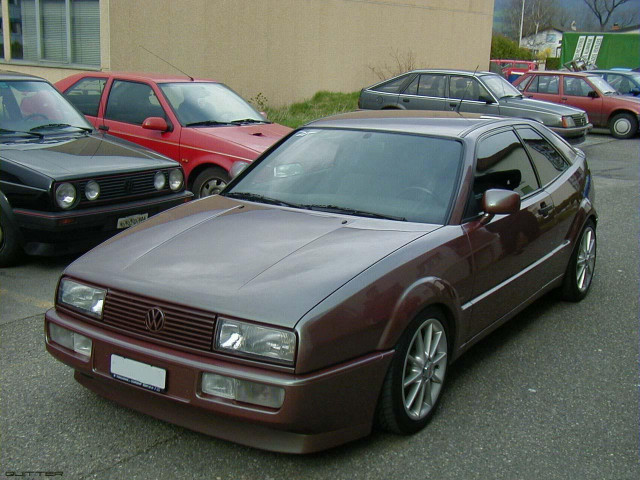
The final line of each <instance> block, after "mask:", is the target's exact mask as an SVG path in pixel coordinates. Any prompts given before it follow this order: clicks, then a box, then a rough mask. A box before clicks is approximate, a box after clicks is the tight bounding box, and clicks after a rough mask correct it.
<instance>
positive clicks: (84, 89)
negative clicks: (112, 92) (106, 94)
mask: <svg viewBox="0 0 640 480" xmlns="http://www.w3.org/2000/svg"><path fill="white" fill-rule="evenodd" d="M106 83H107V79H106V78H90V77H87V78H83V79H82V80H79V81H78V82H76V83H75V84H74V85H73V86H72V87H71V88H70V89H68V90H67V91H66V92H65V93H64V96H65V97H66V98H67V100H69V101H70V102H71V103H72V104H73V105H74V106H75V107H76V108H77V109H78V110H80V111H81V112H82V113H83V114H84V115H91V116H92V117H97V116H98V108H99V107H100V97H101V96H102V91H103V90H104V85H105V84H106Z"/></svg>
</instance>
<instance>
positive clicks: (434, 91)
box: [403, 73, 446, 97]
mask: <svg viewBox="0 0 640 480" xmlns="http://www.w3.org/2000/svg"><path fill="white" fill-rule="evenodd" d="M445 84H446V77H445V76H444V75H433V74H426V73H423V74H421V75H418V76H417V77H416V78H415V79H414V80H413V81H412V82H411V84H410V85H409V86H408V87H407V88H406V89H405V90H404V92H403V93H406V94H409V95H421V96H423V97H444V90H445Z"/></svg>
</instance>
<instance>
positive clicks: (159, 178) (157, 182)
mask: <svg viewBox="0 0 640 480" xmlns="http://www.w3.org/2000/svg"><path fill="white" fill-rule="evenodd" d="M166 184H167V178H166V177H165V175H164V172H156V174H155V175H154V176H153V186H154V187H156V190H162V189H163V188H164V187H165V185H166Z"/></svg>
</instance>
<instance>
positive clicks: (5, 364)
mask: <svg viewBox="0 0 640 480" xmlns="http://www.w3.org/2000/svg"><path fill="white" fill-rule="evenodd" d="M581 148H582V149H583V150H585V152H586V153H587V155H588V158H589V162H590V167H591V170H592V172H593V173H594V176H595V186H596V203H597V208H598V212H599V216H600V217H599V224H598V241H599V248H598V261H597V267H596V278H595V280H594V284H593V286H592V290H591V292H590V294H589V295H588V296H587V298H586V299H585V300H584V301H583V302H581V303H579V304H569V303H564V302H560V301H558V300H556V299H555V298H554V297H553V296H552V295H549V296H546V297H544V298H542V299H540V300H539V301H537V302H536V303H535V304H533V305H532V306H530V307H529V308H528V309H526V310H525V311H524V312H522V313H521V314H519V315H518V316H517V317H516V318H514V319H513V320H512V321H511V322H509V323H508V324H507V325H505V326H504V327H502V328H500V329H499V330H497V331H496V332H495V333H493V334H492V335H490V336H489V337H488V338H487V339H485V340H483V341H482V342H480V343H479V344H478V345H476V346H475V347H473V348H472V349H471V350H470V351H469V352H468V353H466V354H465V355H464V356H463V357H462V358H461V359H460V360H459V361H458V362H456V363H455V364H454V365H453V367H452V370H451V374H450V378H449V380H448V381H449V385H448V388H447V389H446V391H445V393H444V397H443V398H442V403H441V405H440V408H439V411H438V412H437V414H436V415H435V417H434V418H433V420H432V421H431V423H430V424H429V425H428V426H427V428H426V429H424V430H423V431H421V432H419V433H418V434H416V435H414V436H411V437H400V436H394V435H390V434H381V433H374V434H373V435H371V436H369V437H368V438H365V439H363V440H360V441H357V442H355V443H352V444H348V445H346V446H343V447H338V448H336V449H333V450H330V451H327V452H323V453H319V454H314V455H310V456H291V455H282V454H274V453H268V452H263V451H259V450H255V449H251V448H247V447H242V446H238V445H235V444H232V443H229V442H225V441H221V440H217V439H214V438H210V437H207V436H204V435H201V434H198V433H194V432H191V431H189V430H185V429H183V428H180V427H176V426H173V425H170V424H167V423H163V422H160V421H158V420H155V419H153V418H150V417H147V416H144V415H141V414H138V413H135V412H133V411H130V410H128V409H125V408H123V407H120V406H118V405H116V404H113V403H111V402H109V401H107V400H105V399H103V398H101V397H98V396H96V395H95V394H93V393H91V392H89V391H88V390H85V389H84V388H82V387H81V386H80V385H78V384H77V383H76V382H75V381H74V380H73V372H72V370H71V369H69V368H68V367H66V366H64V365H62V364H61V363H59V362H57V361H55V360H54V359H53V358H52V357H51V356H50V355H49V354H47V353H46V351H45V349H44V339H43V313H44V312H45V311H46V310H47V309H48V308H50V307H51V306H52V304H53V294H54V290H55V285H56V282H57V279H58V277H59V275H60V273H61V272H62V270H63V269H64V267H65V266H66V265H67V264H68V263H69V262H70V261H71V260H73V258H69V257H65V258H30V259H27V261H26V262H25V263H23V264H22V265H21V266H18V267H14V268H7V269H2V270H0V364H1V368H0V435H1V437H0V448H1V453H0V459H1V468H0V478H1V477H2V476H5V477H10V476H17V475H21V476H22V477H23V478H39V477H44V476H47V475H46V474H49V475H48V476H53V475H55V476H58V477H60V478H74V479H75V478H78V479H100V480H103V479H148V478H181V477H187V478H208V479H280V478H288V479H314V478H317V479H324V478H333V479H334V480H337V479H378V478H379V479H387V478H406V479H426V478H434V479H448V478H451V479H476V478H478V479H480V478H483V479H484V478H491V479H493V478H495V479H534V478H535V479H571V478H581V479H582V478H584V479H616V480H618V479H637V478H640V463H639V429H640V427H639V425H640V419H639V402H638V401H639V387H640V379H639V368H638V346H639V332H638V329H639V322H638V281H639V266H638V258H639V251H638V247H639V245H638V239H639V229H640V227H639V214H638V213H639V205H640V196H639V187H640V183H639V168H640V139H639V138H637V137H636V138H635V139H632V140H614V139H613V138H612V137H610V136H609V135H603V134H592V135H590V136H589V138H588V140H587V141H586V142H585V143H584V144H583V145H582V146H581ZM318 415H322V412H318ZM29 472H30V473H29Z"/></svg>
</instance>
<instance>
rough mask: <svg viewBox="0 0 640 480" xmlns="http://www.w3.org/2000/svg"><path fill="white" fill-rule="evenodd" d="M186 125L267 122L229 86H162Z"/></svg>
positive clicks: (189, 84)
mask: <svg viewBox="0 0 640 480" xmlns="http://www.w3.org/2000/svg"><path fill="white" fill-rule="evenodd" d="M159 86H160V89H161V90H162V92H163V93H164V95H165V97H166V98H167V101H168V102H169V104H170V105H171V108H173V111H174V112H175V114H176V116H177V117H178V120H179V121H180V123H181V124H182V125H184V126H187V127H189V126H211V125H217V124H232V123H234V122H237V123H256V122H264V121H265V119H264V117H262V115H260V114H259V113H258V112H257V111H256V110H255V109H254V108H253V107H252V106H251V105H249V103H247V102H246V101H245V100H244V99H243V98H242V97H241V96H239V95H238V94H237V93H235V92H234V91H233V90H231V89H230V88H229V87H227V86H226V85H223V84H221V83H213V82H208V83H207V82H179V83H162V84H160V85H159Z"/></svg>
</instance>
